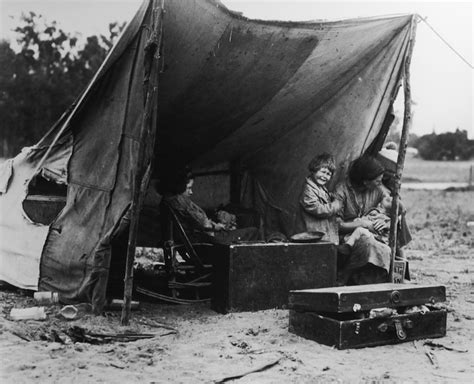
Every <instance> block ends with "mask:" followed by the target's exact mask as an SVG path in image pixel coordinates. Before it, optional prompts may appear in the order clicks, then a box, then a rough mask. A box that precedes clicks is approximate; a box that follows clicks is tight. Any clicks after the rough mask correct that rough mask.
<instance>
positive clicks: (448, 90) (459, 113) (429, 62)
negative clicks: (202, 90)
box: [0, 0, 474, 139]
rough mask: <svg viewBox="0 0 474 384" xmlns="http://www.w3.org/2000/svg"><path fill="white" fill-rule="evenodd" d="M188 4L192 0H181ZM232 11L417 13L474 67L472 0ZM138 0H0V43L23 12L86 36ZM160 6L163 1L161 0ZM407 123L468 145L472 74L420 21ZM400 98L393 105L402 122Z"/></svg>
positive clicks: (267, 2) (281, 4)
mask: <svg viewBox="0 0 474 384" xmlns="http://www.w3.org/2000/svg"><path fill="white" fill-rule="evenodd" d="M181 1H192V0H181ZM222 2H223V3H224V4H225V5H226V6H227V7H228V8H230V9H232V10H235V11H238V12H242V13H243V15H244V16H246V17H249V18H256V19H264V20H292V21H308V20H321V19H324V20H328V21H331V20H340V19H345V18H355V17H367V16H380V15H391V14H400V13H403V14H407V13H409V14H413V13H416V14H419V15H420V16H422V17H423V18H426V20H427V21H428V23H429V24H430V25H431V26H432V27H433V28H434V29H435V30H436V31H437V32H438V33H439V34H440V35H441V36H442V37H443V38H444V39H445V40H446V41H447V42H448V43H449V44H450V45H451V46H452V47H453V48H454V49H455V50H456V51H458V52H459V54H460V55H461V56H463V57H464V58H465V59H466V60H467V61H468V62H469V63H470V64H471V65H473V62H474V55H473V50H474V21H473V20H474V2H473V1H459V2H455V1H416V2H415V1H397V2H394V1H384V0H378V1H372V2H367V1H354V0H352V1H348V0H346V1H320V0H293V1H290V0H254V1H249V0H222ZM140 3H141V0H0V38H7V39H12V38H13V36H14V35H13V34H12V32H11V29H12V28H14V27H15V24H16V23H15V19H12V18H11V17H10V16H15V17H16V19H18V16H19V15H20V14H21V13H22V12H28V11H34V12H36V13H39V14H41V15H43V16H44V17H45V18H46V19H47V20H48V21H53V20H54V21H57V22H58V23H59V26H60V27H61V28H62V29H63V30H64V31H66V32H71V33H72V32H79V33H81V34H82V35H83V36H84V37H86V36H89V35H95V34H107V31H108V24H109V22H113V21H128V20H130V19H131V18H132V16H133V14H134V13H135V11H136V10H137V8H138V7H139V4H140ZM165 5H166V0H165ZM410 73H411V91H412V99H413V102H414V104H413V106H412V112H413V120H412V127H411V132H413V133H415V134H417V135H424V134H428V133H431V132H436V133H438V134H439V133H442V132H446V131H454V130H456V129H457V128H459V129H461V130H466V131H468V135H469V137H470V138H471V139H474V70H473V69H472V68H471V67H469V65H468V64H466V63H465V62H464V61H462V59H460V58H459V57H458V56H457V55H456V54H455V53H454V52H453V51H452V50H450V48H448V47H447V46H446V45H445V44H444V43H443V42H442V41H441V40H440V39H439V37H437V36H436V35H435V34H434V33H433V32H432V31H431V30H430V29H429V28H428V26H427V25H425V24H424V23H423V22H421V23H419V24H418V27H417V32H416V42H415V48H414V52H413V58H412V62H411V69H410ZM402 95H403V92H399V97H398V100H397V102H396V104H395V111H396V113H397V115H398V116H400V117H401V118H402V117H403V97H402Z"/></svg>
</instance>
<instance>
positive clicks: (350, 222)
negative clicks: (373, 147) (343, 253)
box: [336, 156, 390, 285]
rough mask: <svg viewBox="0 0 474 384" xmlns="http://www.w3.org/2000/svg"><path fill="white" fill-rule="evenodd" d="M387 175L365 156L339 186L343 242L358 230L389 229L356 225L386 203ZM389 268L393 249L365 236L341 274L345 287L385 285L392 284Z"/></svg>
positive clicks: (377, 224) (381, 225) (378, 224)
mask: <svg viewBox="0 0 474 384" xmlns="http://www.w3.org/2000/svg"><path fill="white" fill-rule="evenodd" d="M383 173H384V168H383V166H382V165H381V164H380V163H379V162H378V161H377V160H376V159H375V158H373V157H369V156H363V157H360V158H358V159H356V160H355V161H354V162H353V163H352V164H351V167H350V169H349V173H348V177H347V179H346V180H345V181H344V182H342V183H341V184H339V185H338V186H337V188H336V194H337V198H338V199H340V200H341V203H342V209H341V211H340V213H339V215H340V219H339V234H340V236H341V237H342V238H343V237H344V236H346V235H348V234H350V233H352V232H353V231H354V230H355V229H356V228H358V227H363V228H366V229H368V230H369V231H370V232H376V231H380V230H382V229H384V228H385V227H386V226H387V223H386V222H384V221H382V220H380V222H379V221H375V222H371V221H369V220H363V219H361V220H357V221H354V219H356V218H362V216H364V215H365V214H366V213H367V212H368V211H370V210H371V209H372V208H375V207H377V205H378V204H379V203H380V202H381V201H382V200H383V198H384V195H385V193H386V189H384V188H383V187H382V176H383ZM341 243H343V241H342V240H341ZM389 268H390V247H389V246H388V245H386V244H384V243H382V242H380V241H378V240H376V238H375V237H374V236H361V237H360V238H359V239H358V240H357V241H356V243H355V244H354V246H353V247H352V248H351V249H350V252H348V254H347V260H345V263H344V264H343V265H342V268H341V270H340V271H339V280H340V283H341V284H349V285H354V284H355V285H359V284H376V283H384V282H387V280H388V272H389Z"/></svg>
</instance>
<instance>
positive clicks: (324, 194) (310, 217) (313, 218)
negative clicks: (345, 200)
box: [299, 153, 342, 244]
mask: <svg viewBox="0 0 474 384" xmlns="http://www.w3.org/2000/svg"><path fill="white" fill-rule="evenodd" d="M308 170H309V176H308V177H307V178H306V181H305V184H304V187H303V191H302V193H301V197H300V200H299V205H300V212H301V216H302V218H303V222H304V224H305V227H306V231H307V232H313V231H321V232H324V233H325V234H326V235H325V236H324V237H323V240H326V241H330V242H332V243H334V244H339V235H338V230H337V222H336V213H337V212H338V211H339V210H340V209H341V206H342V204H341V202H340V201H339V200H335V199H334V197H333V195H332V194H330V193H329V191H328V190H327V188H326V184H327V183H328V182H329V180H331V177H332V175H333V173H334V171H335V170H336V161H335V160H334V157H333V156H332V155H330V154H329V153H323V154H321V155H318V156H316V157H315V158H313V159H312V160H311V162H310V163H309V164H308Z"/></svg>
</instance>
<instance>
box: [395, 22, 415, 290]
mask: <svg viewBox="0 0 474 384" xmlns="http://www.w3.org/2000/svg"><path fill="white" fill-rule="evenodd" d="M415 17H416V16H415V15H414V16H412V18H411V23H410V39H409V42H408V47H407V54H406V56H405V60H404V68H403V69H404V73H403V90H404V96H405V97H404V99H405V110H404V116H403V128H402V135H401V137H400V145H399V150H398V158H397V171H396V174H395V185H394V191H393V200H392V209H391V224H390V237H389V245H390V271H389V281H391V282H392V283H393V282H394V280H393V266H394V262H395V254H396V251H397V228H398V211H399V196H400V185H401V178H402V173H403V166H404V164H405V155H406V150H407V144H408V135H409V131H410V127H411V123H412V121H411V117H412V115H411V88H410V62H411V57H412V53H413V46H414V44H415V26H416V24H415V20H414V18H415Z"/></svg>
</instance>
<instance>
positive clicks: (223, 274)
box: [212, 242, 337, 313]
mask: <svg viewBox="0 0 474 384" xmlns="http://www.w3.org/2000/svg"><path fill="white" fill-rule="evenodd" d="M212 264H213V266H214V274H213V276H214V278H213V287H214V288H213V290H214V294H213V298H212V308H213V309H215V310H216V311H218V312H224V313H225V312H235V311H256V310H261V309H268V308H283V307H285V306H287V304H288V292H289V291H290V290H293V289H306V288H317V287H330V286H334V285H335V283H336V264H337V256H336V247H335V246H334V244H331V243H326V242H320V243H309V244H296V243H262V244H259V243H246V244H235V245H231V246H229V247H227V248H226V251H225V252H219V254H218V255H217V256H216V257H215V258H214V260H213V263H212Z"/></svg>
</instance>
